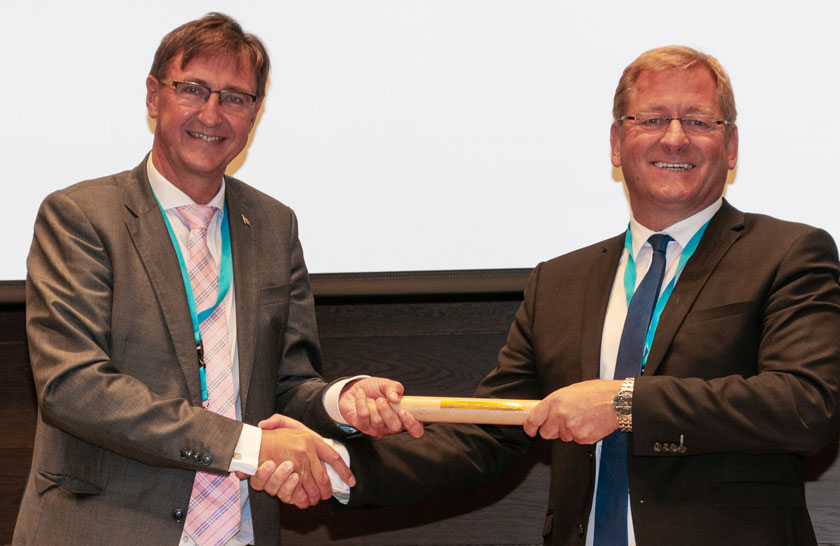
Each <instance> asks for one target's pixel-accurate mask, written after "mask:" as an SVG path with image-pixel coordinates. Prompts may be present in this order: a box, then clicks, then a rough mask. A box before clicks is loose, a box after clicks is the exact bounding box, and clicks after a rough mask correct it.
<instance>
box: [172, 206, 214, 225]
mask: <svg viewBox="0 0 840 546" xmlns="http://www.w3.org/2000/svg"><path fill="white" fill-rule="evenodd" d="M217 210H218V209H217V208H216V207H211V206H209V205H184V206H183V207H178V212H180V213H181V217H182V218H183V219H184V222H185V223H186V224H187V227H189V228H190V230H193V229H203V230H205V231H206V230H207V226H208V225H209V224H210V219H211V218H213V214H215V212H216V211H217Z"/></svg>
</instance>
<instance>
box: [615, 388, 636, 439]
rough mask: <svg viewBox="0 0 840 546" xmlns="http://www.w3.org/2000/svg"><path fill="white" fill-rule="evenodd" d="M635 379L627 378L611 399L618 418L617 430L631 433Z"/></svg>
mask: <svg viewBox="0 0 840 546" xmlns="http://www.w3.org/2000/svg"><path fill="white" fill-rule="evenodd" d="M635 383H636V378H635V377H628V378H627V379H625V380H624V383H622V384H621V388H620V389H619V390H618V392H617V393H616V395H615V396H614V397H613V400H612V406H613V409H614V410H615V413H616V415H617V416H618V430H620V431H621V432H633V386H634V385H635Z"/></svg>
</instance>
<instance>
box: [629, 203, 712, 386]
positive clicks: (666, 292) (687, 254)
mask: <svg viewBox="0 0 840 546" xmlns="http://www.w3.org/2000/svg"><path fill="white" fill-rule="evenodd" d="M710 221H711V219H710V220H708V221H707V222H706V223H705V224H703V226H702V227H701V228H700V229H698V230H697V233H695V234H694V235H693V236H692V237H691V239H690V240H689V241H688V244H687V245H686V246H685V248H684V249H683V251H682V254H681V255H680V261H679V263H678V265H677V271H676V272H675V273H674V276H673V277H672V278H671V281H670V282H669V283H668V285H667V286H666V287H665V288H664V289H663V290H662V292H661V293H660V296H659V298H658V299H657V300H656V307H654V309H653V316H652V317H651V319H650V326H648V331H647V335H646V336H645V351H644V354H643V356H642V371H643V372H644V369H645V364H646V363H647V357H648V353H649V352H650V346H651V344H653V336H654V334H655V333H656V327H657V325H658V324H659V317H660V315H662V310H663V309H664V308H665V304H666V303H668V298H670V297H671V292H673V290H674V285H675V284H676V283H677V277H678V276H679V274H680V273H681V272H682V270H683V268H684V267H685V264H686V262H688V259H689V258H691V256H692V255H693V254H694V251H695V250H697V245H699V244H700V239H702V238H703V233H705V231H706V228H707V227H708V226H709V222H710ZM624 249H625V250H627V267H625V268H624V293H625V295H626V296H627V306H628V307H629V306H630V300H631V299H632V298H633V293H634V292H635V291H636V264H635V262H634V261H633V236H632V235H631V234H630V226H629V225H628V226H627V233H626V235H625V236H624Z"/></svg>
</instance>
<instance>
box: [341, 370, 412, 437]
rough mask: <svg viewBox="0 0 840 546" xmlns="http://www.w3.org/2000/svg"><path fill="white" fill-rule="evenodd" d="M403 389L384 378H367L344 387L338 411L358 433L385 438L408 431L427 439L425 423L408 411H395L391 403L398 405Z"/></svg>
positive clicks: (394, 382)
mask: <svg viewBox="0 0 840 546" xmlns="http://www.w3.org/2000/svg"><path fill="white" fill-rule="evenodd" d="M402 394H403V386H402V384H401V383H399V382H397V381H392V380H390V379H385V378H383V377H367V378H364V379H360V380H358V381H352V382H350V383H348V384H347V385H345V386H344V388H343V389H342V391H341V395H340V396H339V398H338V407H339V409H340V411H341V415H343V416H344V419H346V420H347V423H348V424H349V425H350V426H352V427H353V428H355V429H356V430H358V431H360V432H363V433H365V434H367V435H368V436H373V437H375V438H381V437H382V436H386V435H388V434H395V433H397V432H400V431H401V430H403V429H404V430H405V431H406V432H408V434H410V435H411V436H412V437H414V438H419V437H420V436H422V435H423V423H421V422H420V421H418V420H417V419H415V418H414V416H413V415H411V414H410V413H409V412H407V411H405V410H400V411H399V412H397V411H394V409H393V408H392V407H391V404H390V402H393V403H395V404H396V403H398V402H399V401H400V398H401V397H402Z"/></svg>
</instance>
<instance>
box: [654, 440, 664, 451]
mask: <svg viewBox="0 0 840 546" xmlns="http://www.w3.org/2000/svg"><path fill="white" fill-rule="evenodd" d="M660 451H662V444H660V443H659V442H656V443H655V444H653V452H654V453H659V452H660Z"/></svg>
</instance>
